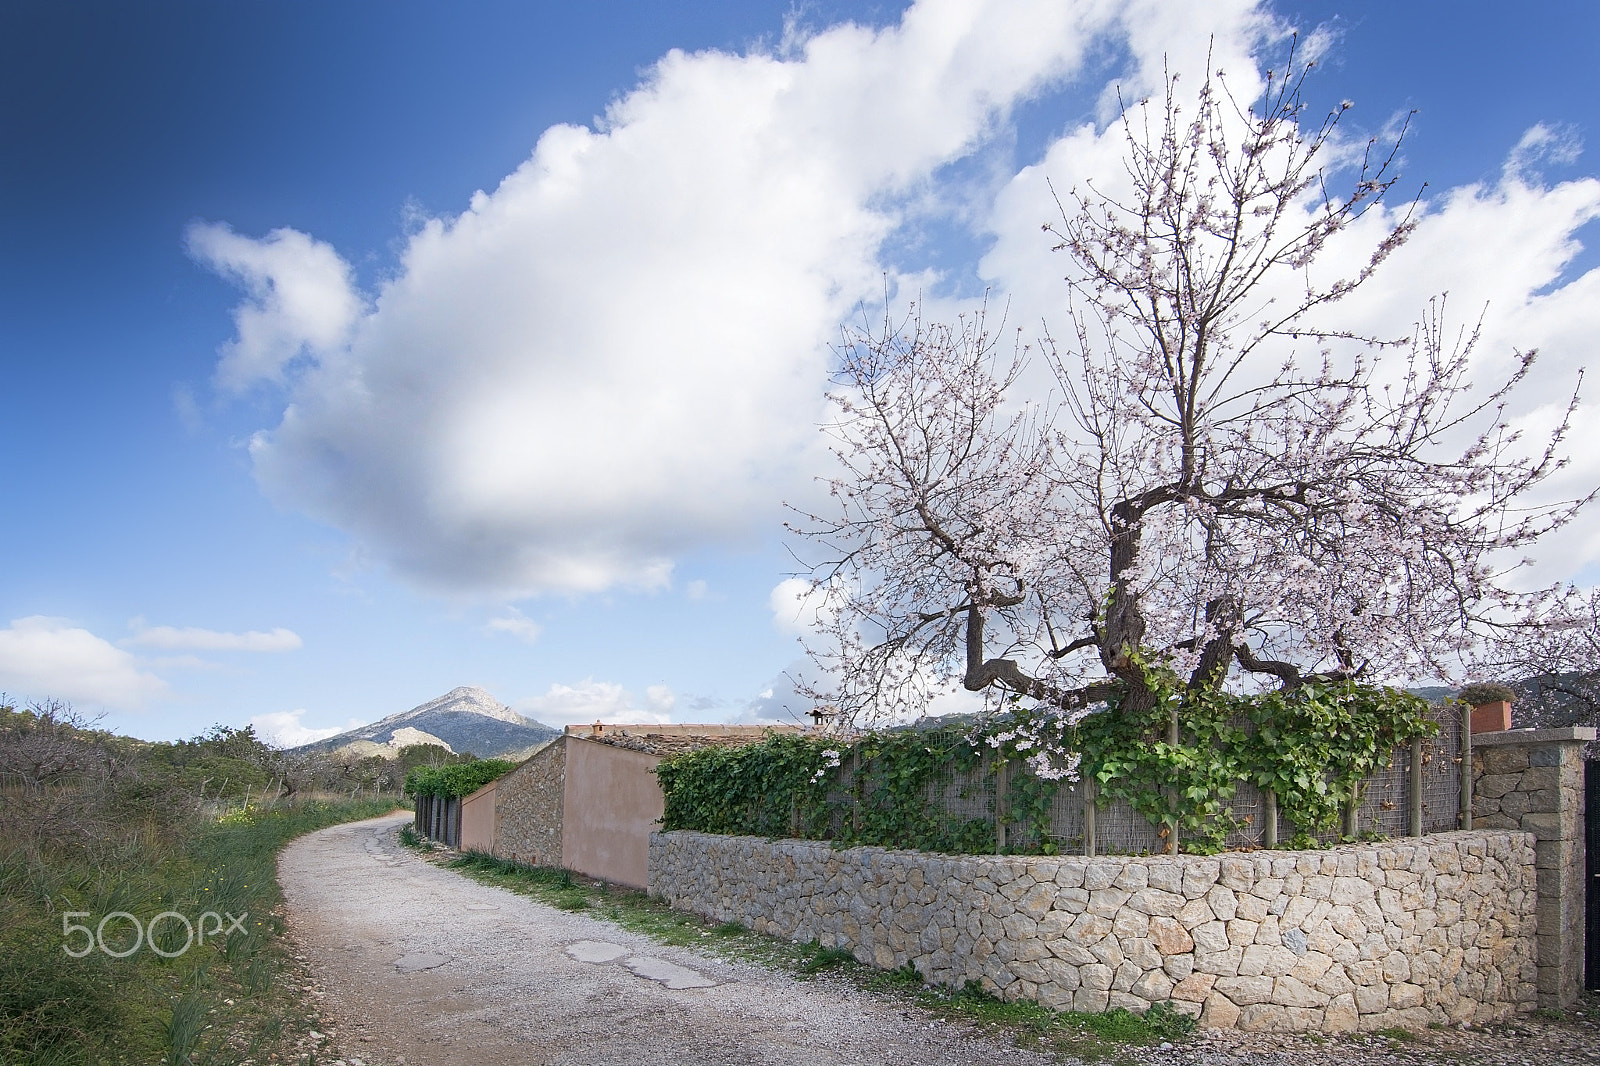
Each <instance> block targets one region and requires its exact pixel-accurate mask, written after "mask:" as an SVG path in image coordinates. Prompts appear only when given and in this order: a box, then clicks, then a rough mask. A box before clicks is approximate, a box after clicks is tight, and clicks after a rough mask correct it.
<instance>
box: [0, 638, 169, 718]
mask: <svg viewBox="0 0 1600 1066" xmlns="http://www.w3.org/2000/svg"><path fill="white" fill-rule="evenodd" d="M0 690H4V691H7V692H11V693H15V694H21V695H24V696H26V697H29V698H33V699H43V698H47V697H53V698H56V699H63V700H66V701H68V702H71V703H85V704H90V705H93V706H97V707H107V708H113V709H117V710H133V709H137V708H140V707H142V706H144V705H145V704H146V703H148V702H149V701H150V700H151V699H153V698H155V697H157V696H160V695H162V694H163V693H165V692H166V690H167V683H166V682H165V681H163V680H162V679H161V678H159V677H157V676H156V675H154V674H152V673H149V672H147V671H146V670H144V669H142V668H141V664H140V663H139V660H138V659H137V658H135V657H134V656H133V655H132V654H131V653H129V652H127V651H124V650H123V649H121V648H119V647H117V646H116V645H114V644H112V643H111V642H109V641H107V640H104V639H102V638H100V637H97V636H95V635H94V634H93V633H91V632H89V631H88V630H87V629H83V628H81V627H79V626H75V625H73V624H72V623H71V622H70V621H68V620H67V619H65V618H49V617H45V616H43V615H32V616H30V617H27V618H18V619H13V620H12V622H11V625H10V626H9V627H8V628H6V629H0Z"/></svg>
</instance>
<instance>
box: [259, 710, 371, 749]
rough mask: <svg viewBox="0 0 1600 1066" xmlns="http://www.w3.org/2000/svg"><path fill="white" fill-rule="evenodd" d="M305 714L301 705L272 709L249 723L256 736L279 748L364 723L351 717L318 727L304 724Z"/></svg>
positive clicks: (341, 731) (325, 737) (289, 746)
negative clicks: (345, 721)
mask: <svg viewBox="0 0 1600 1066" xmlns="http://www.w3.org/2000/svg"><path fill="white" fill-rule="evenodd" d="M305 715H306V712H305V708H303V707H302V708H297V709H295V710H292V711H272V712H269V713H267V714H258V715H256V716H255V717H254V718H252V719H250V724H251V725H252V726H254V727H255V730H256V736H258V737H260V738H261V739H262V740H264V741H266V742H267V743H268V744H272V745H275V746H277V747H280V748H297V747H299V746H300V745H302V744H310V743H311V742H312V741H316V740H326V739H327V738H328V737H331V736H336V735H337V734H339V733H343V732H344V731H345V730H347V729H354V728H355V727H356V726H358V725H364V724H365V723H364V722H362V721H361V720H360V719H356V718H352V719H350V721H349V722H347V723H345V724H344V725H339V726H329V727H328V728H326V729H318V728H315V727H313V726H308V725H306V724H305V722H304V721H303V719H304V718H305Z"/></svg>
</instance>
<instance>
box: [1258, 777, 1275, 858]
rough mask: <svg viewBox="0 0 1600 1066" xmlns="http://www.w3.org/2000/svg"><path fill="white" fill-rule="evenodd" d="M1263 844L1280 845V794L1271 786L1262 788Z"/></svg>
mask: <svg viewBox="0 0 1600 1066" xmlns="http://www.w3.org/2000/svg"><path fill="white" fill-rule="evenodd" d="M1261 846H1262V847H1264V848H1275V847H1277V846H1278V794H1277V793H1276V792H1274V791H1273V790H1272V789H1270V788H1264V789H1262V790H1261Z"/></svg>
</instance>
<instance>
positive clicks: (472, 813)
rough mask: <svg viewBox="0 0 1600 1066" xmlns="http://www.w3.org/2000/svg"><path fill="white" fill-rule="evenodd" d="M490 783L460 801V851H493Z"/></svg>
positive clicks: (492, 790)
mask: <svg viewBox="0 0 1600 1066" xmlns="http://www.w3.org/2000/svg"><path fill="white" fill-rule="evenodd" d="M496 784H498V782H496V781H490V782H489V783H488V784H487V785H484V786H483V787H482V788H480V789H478V791H476V792H474V793H473V794H472V795H470V796H468V797H467V798H465V799H463V800H462V801H461V843H460V844H459V845H458V846H459V847H460V848H461V850H462V851H493V850H494V787H495V785H496Z"/></svg>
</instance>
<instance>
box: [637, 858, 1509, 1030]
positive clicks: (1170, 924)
mask: <svg viewBox="0 0 1600 1066" xmlns="http://www.w3.org/2000/svg"><path fill="white" fill-rule="evenodd" d="M650 892H651V894H652V895H654V896H657V897H659V898H661V899H664V900H665V901H667V902H668V903H669V904H671V905H672V906H674V907H677V908H681V909H683V910H688V911H692V912H694V913H697V914H700V915H703V916H705V917H708V918H711V919H714V920H717V921H733V922H739V923H740V924H742V925H745V926H747V927H750V928H753V929H756V930H758V931H761V932H765V933H769V934H772V935H775V936H781V937H786V938H788V939H791V940H800V941H810V940H816V941H818V942H820V943H821V944H822V945H823V946H825V947H839V948H846V949H848V950H850V951H852V952H854V954H855V956H856V957H857V958H858V959H860V960H862V961H863V962H865V963H868V964H870V965H875V966H878V967H881V968H883V969H896V968H899V967H902V966H905V965H908V964H909V965H911V966H914V967H915V968H916V969H917V971H918V972H919V973H921V974H922V976H923V977H924V978H925V979H926V980H929V981H931V982H934V983H938V984H946V985H957V986H959V985H964V984H965V983H966V982H967V981H974V980H975V981H979V982H981V983H982V984H983V985H984V987H986V988H988V989H990V990H991V991H993V992H996V993H997V994H999V995H1001V996H1003V997H1005V998H1007V999H1034V1000H1037V1001H1039V1002H1040V1003H1043V1004H1045V1005H1046V1006H1050V1007H1055V1008H1058V1009H1063V1010H1065V1009H1073V1010H1085V1011H1100V1010H1106V1009H1108V1008H1111V1007H1119V1006H1120V1007H1127V1008H1130V1009H1134V1010H1144V1009H1146V1008H1147V1007H1149V1006H1150V1005H1151V1004H1154V1003H1162V1002H1171V1003H1172V1005H1173V1006H1174V1007H1175V1008H1177V1009H1179V1010H1182V1011H1184V1012H1185V1013H1189V1014H1192V1015H1198V1016H1199V1018H1200V1021H1201V1023H1202V1024H1203V1025H1206V1026H1220V1027H1238V1028H1243V1029H1285V1030H1319V1031H1323V1032H1348V1031H1352V1030H1358V1029H1363V1030H1369V1029H1380V1028H1384V1027H1387V1026H1405V1027H1408V1028H1418V1027H1422V1026H1426V1025H1427V1024H1429V1023H1432V1022H1440V1023H1460V1022H1471V1023H1474V1024H1482V1023H1487V1022H1494V1021H1500V1020H1503V1019H1506V1018H1508V1017H1510V1016H1512V1015H1513V1014H1515V1013H1517V1012H1519V1011H1528V1010H1532V1009H1534V1006H1535V985H1536V979H1537V973H1538V970H1537V964H1536V959H1535V937H1536V931H1537V930H1536V921H1537V919H1536V902H1537V892H1536V871H1535V856H1534V846H1533V838H1532V837H1531V836H1530V835H1529V834H1527V833H1524V832H1520V831H1517V832H1511V831H1480V832H1457V833H1444V834H1439V835H1435V836H1429V837H1419V838H1413V839H1408V840H1403V841H1392V842H1385V843H1375V844H1362V845H1350V846H1344V847H1337V848H1332V849H1329V850H1326V851H1313V852H1284V851H1275V852H1255V853H1229V854H1224V855H1221V856H1215V857H1206V856H1189V855H1180V856H1178V857H1176V858H1172V857H1165V856H1160V857H1104V858H1034V857H1027V858H1024V857H1002V856H994V857H988V856H951V855H936V854H930V853H927V852H915V851H891V850H887V849H883V848H851V849H843V850H834V849H833V848H832V847H830V846H829V845H828V844H826V843H821V842H814V841H794V840H782V841H769V840H764V839H761V838H757V837H728V836H712V835H708V834H703V833H693V832H672V833H656V834H654V835H652V837H651V841H650Z"/></svg>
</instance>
